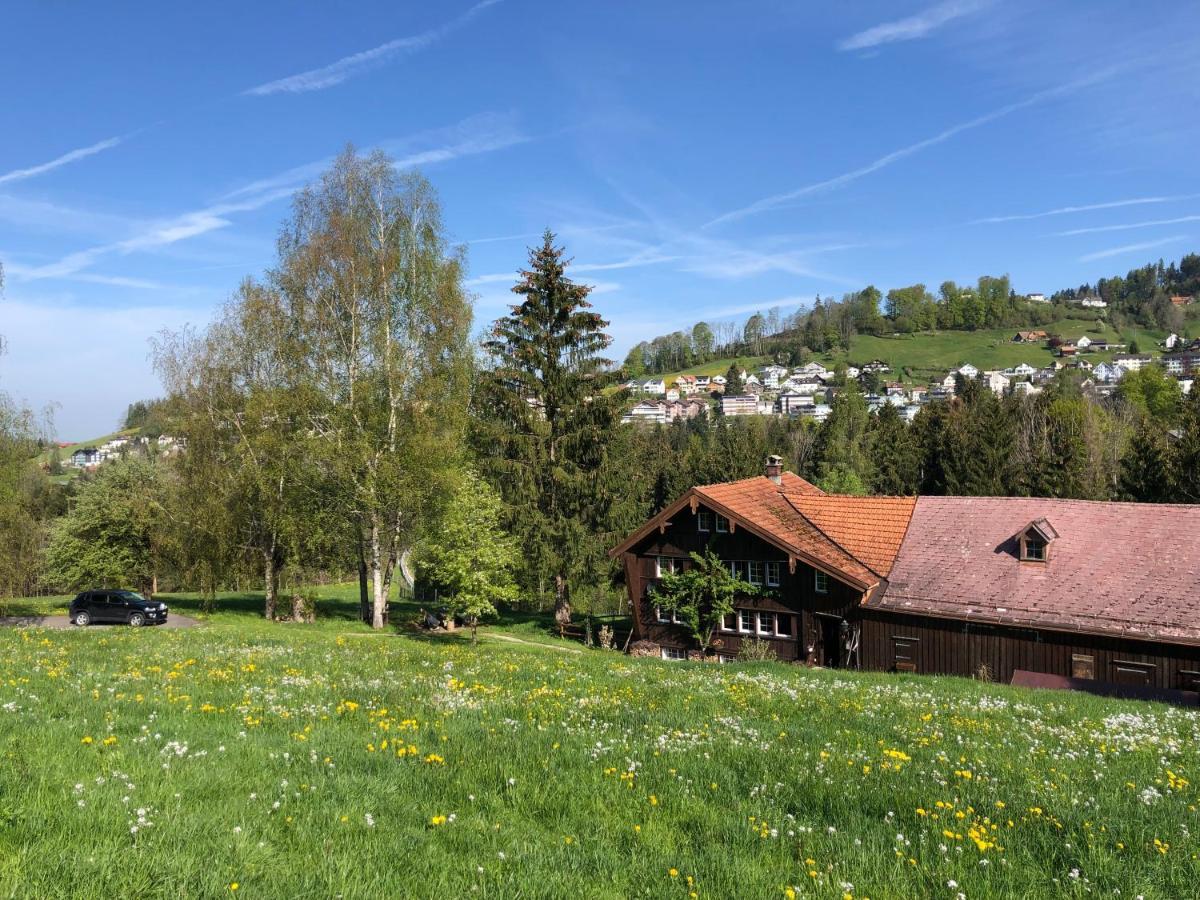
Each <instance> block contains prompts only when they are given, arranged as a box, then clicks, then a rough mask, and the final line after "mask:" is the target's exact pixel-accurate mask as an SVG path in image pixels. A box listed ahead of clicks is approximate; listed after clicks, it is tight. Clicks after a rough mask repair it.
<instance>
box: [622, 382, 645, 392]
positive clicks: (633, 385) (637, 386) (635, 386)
mask: <svg viewBox="0 0 1200 900" xmlns="http://www.w3.org/2000/svg"><path fill="white" fill-rule="evenodd" d="M625 390H627V391H629V392H630V393H631V394H640V393H641V392H642V383H641V382H640V381H638V380H637V379H636V378H631V379H629V381H627V382H625Z"/></svg>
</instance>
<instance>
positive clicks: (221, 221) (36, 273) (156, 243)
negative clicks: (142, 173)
mask: <svg viewBox="0 0 1200 900" xmlns="http://www.w3.org/2000/svg"><path fill="white" fill-rule="evenodd" d="M292 193H293V190H292V189H291V188H280V189H276V190H274V191H268V192H267V193H264V194H259V195H258V196H256V197H251V198H249V199H246V200H240V201H237V202H233V203H217V204H214V205H212V206H208V207H205V208H204V209H198V210H193V211H192V212H186V213H182V214H180V215H178V216H175V217H174V218H171V219H164V220H161V221H158V222H153V223H150V224H149V225H148V226H146V227H145V228H144V229H143V230H142V231H140V232H139V233H137V234H135V235H133V236H132V237H128V238H125V239H123V240H120V241H113V242H111V243H107V244H100V245H98V246H96V247H89V248H87V249H86V250H79V251H77V252H75V253H70V254H68V255H66V256H64V257H63V258H62V259H60V260H58V261H57V262H53V263H48V264H46V265H41V266H10V271H11V273H12V276H13V277H14V278H15V279H18V280H20V281H40V280H42V279H45V278H68V277H73V276H75V275H76V274H77V273H79V272H82V271H83V270H84V269H87V268H89V267H90V266H92V265H93V264H94V263H96V262H97V261H99V260H100V259H102V258H104V257H106V256H111V255H122V256H123V255H127V254H130V253H135V252H139V251H145V250H152V249H155V248H158V247H164V246H167V245H169V244H174V243H178V242H179V241H183V240H187V239H188V238H193V237H196V236H198V235H201V234H206V233H207V232H210V231H215V230H217V229H219V228H224V227H226V226H227V225H229V224H231V223H230V220H229V219H228V218H227V216H229V215H232V214H234V213H240V212H248V211H250V210H255V209H260V208H261V207H263V206H266V205H268V204H270V203H274V202H275V201H276V200H280V199H282V198H284V197H289V196H291V194H292Z"/></svg>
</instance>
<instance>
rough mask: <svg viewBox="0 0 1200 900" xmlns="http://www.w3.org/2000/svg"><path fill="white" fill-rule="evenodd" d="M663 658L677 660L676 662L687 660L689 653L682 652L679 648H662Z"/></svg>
mask: <svg viewBox="0 0 1200 900" xmlns="http://www.w3.org/2000/svg"><path fill="white" fill-rule="evenodd" d="M662 658H663V659H676V660H677V659H687V651H686V650H680V649H679V648H678V647H663V648H662Z"/></svg>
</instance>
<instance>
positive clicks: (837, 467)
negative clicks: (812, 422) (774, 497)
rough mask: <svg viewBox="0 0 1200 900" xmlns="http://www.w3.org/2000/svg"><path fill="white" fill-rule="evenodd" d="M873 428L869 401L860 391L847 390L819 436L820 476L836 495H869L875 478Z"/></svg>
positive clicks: (822, 481) (837, 400)
mask: <svg viewBox="0 0 1200 900" xmlns="http://www.w3.org/2000/svg"><path fill="white" fill-rule="evenodd" d="M870 424H871V414H870V413H869V412H868V411H867V401H866V398H865V397H863V395H862V394H860V393H859V392H858V391H855V390H844V391H841V392H839V393H838V395H837V396H836V397H834V398H833V404H832V408H831V409H830V412H829V418H827V419H826V420H825V421H824V422H823V423H822V424H821V431H820V433H819V435H818V436H817V458H818V459H819V460H820V463H819V465H818V467H817V473H818V478H819V480H818V483H819V484H821V486H822V487H824V486H825V484H826V482H827V481H828V484H829V485H830V487H829V488H827V490H831V491H832V492H833V493H841V492H853V493H866V488H865V486H866V485H868V484H870V483H871V479H872V474H873V472H872V470H873V466H872V464H871V457H870V455H869V454H868V452H867V431H868V429H869V428H870ZM851 475H853V478H851V477H850V476H851ZM860 486H861V487H860ZM851 487H853V488H854V490H853V491H851V490H850V488H851Z"/></svg>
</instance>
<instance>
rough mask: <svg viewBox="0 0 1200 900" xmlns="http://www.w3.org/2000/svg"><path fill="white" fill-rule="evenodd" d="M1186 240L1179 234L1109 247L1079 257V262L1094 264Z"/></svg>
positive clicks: (1185, 236) (1184, 236) (1185, 237)
mask: <svg viewBox="0 0 1200 900" xmlns="http://www.w3.org/2000/svg"><path fill="white" fill-rule="evenodd" d="M1186 239H1187V235H1183V234H1177V235H1173V236H1172V237H1168V238H1162V239H1161V240H1157V241H1145V242H1143V243H1140V244H1122V245H1121V246H1120V247H1109V248H1108V249H1107V250H1097V251H1096V252H1095V253H1088V254H1086V255H1085V256H1081V257H1079V261H1080V262H1092V261H1093V260H1096V259H1108V257H1110V256H1121V255H1123V254H1125V253H1134V252H1137V251H1139V250H1153V249H1154V248H1155V247H1163V246H1166V245H1167V244H1175V243H1178V242H1179V241H1182V240H1186Z"/></svg>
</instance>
